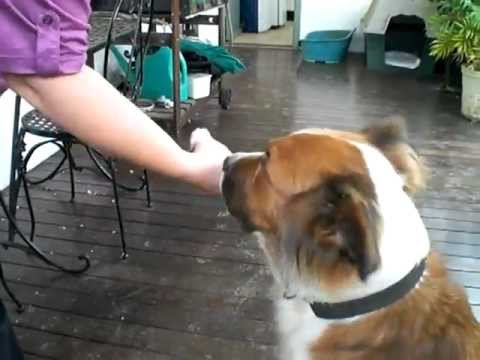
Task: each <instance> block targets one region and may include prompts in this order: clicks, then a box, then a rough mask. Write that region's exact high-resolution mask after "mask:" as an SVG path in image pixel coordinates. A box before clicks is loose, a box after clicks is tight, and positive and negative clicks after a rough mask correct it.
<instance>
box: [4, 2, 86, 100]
mask: <svg viewBox="0 0 480 360" xmlns="http://www.w3.org/2000/svg"><path fill="white" fill-rule="evenodd" d="M90 13H91V8H90V1H89V0H0V93H1V92H2V91H3V90H5V88H6V86H7V85H6V83H5V81H4V79H3V78H2V73H14V74H37V75H45V76H52V75H62V74H72V73H76V72H78V71H80V69H81V68H82V66H83V65H84V64H85V61H86V52H87V47H88V31H89V29H90V26H89V24H88V20H89V17H90Z"/></svg>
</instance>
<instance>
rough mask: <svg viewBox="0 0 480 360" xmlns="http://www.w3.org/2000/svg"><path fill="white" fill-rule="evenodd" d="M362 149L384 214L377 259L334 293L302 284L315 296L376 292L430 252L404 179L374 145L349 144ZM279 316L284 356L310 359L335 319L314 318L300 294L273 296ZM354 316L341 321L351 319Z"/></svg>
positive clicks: (342, 298)
mask: <svg viewBox="0 0 480 360" xmlns="http://www.w3.org/2000/svg"><path fill="white" fill-rule="evenodd" d="M352 144H354V145H355V146H356V147H357V148H358V149H359V150H360V151H361V153H362V155H363V158H364V161H365V163H366V165H367V168H368V171H369V175H370V177H371V180H372V182H373V184H374V187H375V192H376V195H377V200H378V208H379V209H378V210H379V212H380V214H381V216H382V218H383V228H382V230H381V237H380V242H379V251H380V257H381V264H380V267H379V269H378V270H377V271H375V272H374V273H372V274H371V275H370V276H369V278H368V280H367V281H366V282H365V283H362V282H359V283H358V284H357V285H356V286H354V287H352V288H349V289H345V290H342V291H339V292H336V293H334V294H332V293H331V292H326V291H322V289H321V288H320V289H319V288H316V289H313V288H309V289H306V295H307V296H308V297H313V298H314V299H315V300H316V301H330V302H338V301H346V300H351V299H355V298H359V297H363V296H367V295H369V294H372V293H375V292H377V291H380V290H382V289H384V288H386V287H388V286H389V285H392V284H393V283H395V282H397V281H398V280H400V279H401V278H403V277H404V276H405V275H406V274H407V273H408V272H409V271H410V270H411V269H412V268H413V267H414V266H415V265H416V264H417V263H418V262H419V261H420V260H421V259H423V258H424V257H426V256H427V255H428V252H429V250H430V242H429V240H428V234H427V231H426V229H425V226H424V224H423V221H422V220H421V217H420V215H419V213H418V211H417V209H416V207H415V205H414V203H413V201H412V200H411V198H410V197H409V196H408V195H407V194H406V193H405V192H404V191H403V184H404V183H403V179H402V177H401V176H400V175H399V174H398V173H397V172H396V171H395V169H394V167H393V166H392V164H391V163H390V162H389V161H388V160H387V159H386V158H385V157H384V156H383V154H381V153H380V151H378V150H377V149H375V148H374V147H372V146H370V145H367V144H360V143H352ZM276 313H277V321H278V329H279V333H280V344H281V353H282V359H284V360H286V359H289V360H311V355H310V349H311V346H312V345H313V344H314V342H315V341H317V340H318V339H320V338H321V336H322V333H323V332H324V331H325V330H326V329H328V327H329V326H330V325H331V324H333V323H336V324H338V323H339V321H336V320H323V319H318V318H317V317H316V316H315V315H314V314H313V312H312V310H311V309H310V306H309V305H308V304H307V303H306V302H305V301H304V300H302V299H301V298H296V299H293V300H284V299H279V300H278V301H277V312H276ZM363 317H368V314H367V315H363V316H361V317H357V318H351V319H345V320H341V321H342V322H354V321H356V320H358V319H359V318H363Z"/></svg>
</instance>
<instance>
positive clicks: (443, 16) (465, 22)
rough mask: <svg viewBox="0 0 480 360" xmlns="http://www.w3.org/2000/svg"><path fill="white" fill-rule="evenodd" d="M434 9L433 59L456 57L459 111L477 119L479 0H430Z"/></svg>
mask: <svg viewBox="0 0 480 360" xmlns="http://www.w3.org/2000/svg"><path fill="white" fill-rule="evenodd" d="M431 1H433V2H434V3H435V4H436V5H437V13H436V14H435V15H434V16H432V18H431V19H430V21H431V25H432V28H433V29H434V34H435V39H434V40H433V42H432V45H431V48H430V53H431V55H432V56H433V57H435V58H436V59H444V60H449V59H453V60H455V61H457V62H458V63H459V64H460V65H461V68H462V114H463V115H464V116H465V117H467V118H468V119H470V120H472V121H480V0H431Z"/></svg>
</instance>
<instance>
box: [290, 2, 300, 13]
mask: <svg viewBox="0 0 480 360" xmlns="http://www.w3.org/2000/svg"><path fill="white" fill-rule="evenodd" d="M297 1H300V0H297ZM294 10H295V0H287V11H294Z"/></svg>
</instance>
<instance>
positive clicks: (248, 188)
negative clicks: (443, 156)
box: [222, 121, 480, 360]
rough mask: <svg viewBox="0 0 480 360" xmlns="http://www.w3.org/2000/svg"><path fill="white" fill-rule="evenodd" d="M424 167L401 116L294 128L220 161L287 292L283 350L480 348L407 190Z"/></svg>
mask: <svg viewBox="0 0 480 360" xmlns="http://www.w3.org/2000/svg"><path fill="white" fill-rule="evenodd" d="M422 169H423V167H422V164H421V160H420V159H419V157H418V156H417V154H416V153H415V152H414V150H413V149H412V148H411V147H410V146H409V145H408V144H407V142H406V139H405V131H404V127H403V122H397V121H388V122H386V123H385V124H384V125H374V126H372V127H370V128H367V129H365V130H363V131H360V132H342V131H334V130H325V129H314V130H305V131H301V132H296V133H293V134H290V135H288V136H285V137H282V138H279V139H275V140H273V141H271V142H270V144H269V145H268V148H267V149H266V151H265V152H261V153H238V154H233V155H232V156H231V157H229V158H228V159H227V160H226V161H225V164H224V177H223V180H222V192H223V195H224V197H225V201H226V203H227V206H228V209H229V211H230V213H231V214H232V215H233V216H234V217H236V218H237V219H239V220H240V222H241V223H242V224H243V226H244V227H245V229H246V230H248V231H251V232H254V233H256V234H258V235H259V236H258V238H259V242H260V245H261V247H262V248H263V250H264V252H265V254H266V257H267V259H268V263H269V265H270V268H271V271H272V273H273V275H274V278H275V279H276V283H277V285H278V286H279V287H280V288H281V293H280V294H283V296H279V297H278V299H277V301H276V315H277V321H278V331H279V335H280V347H281V354H282V359H285V360H287V359H288V360H313V359H315V360H316V359H322V360H323V359H328V360H330V359H331V360H387V359H388V360H395V359H397V360H400V359H401V360H425V359H435V360H447V359H448V360H478V359H480V326H479V324H478V323H477V321H476V320H475V318H474V316H473V314H472V311H471V308H470V306H469V304H468V302H467V298H466V296H465V293H464V291H463V289H462V288H461V287H459V286H457V285H455V284H454V283H452V282H451V281H450V280H449V279H448V275H447V271H446V269H445V267H444V266H443V265H442V262H441V260H440V259H439V257H438V255H436V254H435V253H434V252H432V251H431V249H430V243H429V238H428V234H427V231H426V229H425V226H424V224H423V222H422V219H421V217H420V215H419V213H418V211H417V209H416V207H415V205H414V203H413V201H412V198H411V196H412V194H413V193H415V192H416V191H417V190H418V189H420V188H421V187H422V185H423V178H424V176H423V171H422Z"/></svg>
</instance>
